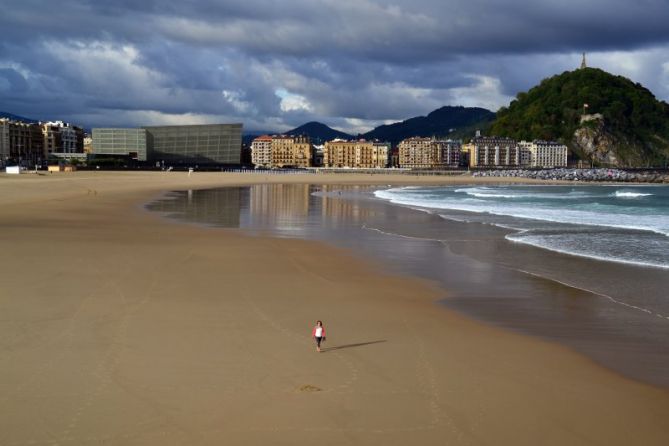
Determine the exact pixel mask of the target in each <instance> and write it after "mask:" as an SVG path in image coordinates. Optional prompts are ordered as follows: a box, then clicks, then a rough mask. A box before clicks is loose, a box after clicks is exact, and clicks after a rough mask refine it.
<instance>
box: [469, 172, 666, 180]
mask: <svg viewBox="0 0 669 446" xmlns="http://www.w3.org/2000/svg"><path fill="white" fill-rule="evenodd" d="M472 176H475V177H500V178H504V177H516V178H533V179H537V180H565V181H586V182H587V181H611V182H621V183H669V172H666V171H653V170H644V171H629V170H620V169H566V168H558V169H541V170H535V169H497V170H482V171H476V172H474V173H472Z"/></svg>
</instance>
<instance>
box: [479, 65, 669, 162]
mask: <svg viewBox="0 0 669 446" xmlns="http://www.w3.org/2000/svg"><path fill="white" fill-rule="evenodd" d="M584 104H588V107H587V108H585V109H584ZM584 111H585V112H586V113H588V114H597V113H599V114H601V115H603V119H594V120H590V121H588V122H584V123H581V116H582V114H583V113H584ZM490 132H491V133H492V134H495V135H503V136H510V137H512V138H515V139H518V140H522V139H525V140H531V139H549V140H559V141H562V142H563V143H565V144H567V145H568V146H569V147H570V148H571V149H572V151H573V152H574V153H575V154H576V155H577V156H578V157H581V158H583V159H588V160H590V161H593V162H595V163H601V164H616V165H620V166H646V165H656V166H657V165H664V163H665V162H666V159H667V156H668V155H669V104H667V103H665V102H662V101H658V100H657V99H656V98H655V96H653V94H652V93H651V92H650V91H649V90H648V89H646V88H644V87H643V86H642V85H640V84H638V83H636V84H635V83H634V82H632V81H630V80H629V79H627V78H625V77H622V76H615V75H612V74H610V73H607V72H605V71H603V70H600V69H596V68H584V69H579V70H575V71H568V72H565V73H562V74H560V75H556V76H553V77H551V78H548V79H545V80H543V81H542V82H541V83H540V84H539V85H537V86H536V87H534V88H532V89H531V90H529V91H528V92H526V93H519V94H518V96H517V97H516V99H515V100H514V101H512V102H511V104H510V105H509V107H508V108H507V107H503V108H502V109H500V110H499V111H498V113H497V118H496V120H495V121H494V123H493V124H492V127H491V129H490Z"/></svg>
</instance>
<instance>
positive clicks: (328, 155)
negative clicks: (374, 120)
mask: <svg viewBox="0 0 669 446" xmlns="http://www.w3.org/2000/svg"><path fill="white" fill-rule="evenodd" d="M389 153H390V144H388V143H382V142H378V141H365V140H358V141H345V140H343V139H335V140H332V141H328V142H326V143H325V146H324V147H323V166H324V167H352V168H363V169H373V168H383V167H387V166H388V156H389Z"/></svg>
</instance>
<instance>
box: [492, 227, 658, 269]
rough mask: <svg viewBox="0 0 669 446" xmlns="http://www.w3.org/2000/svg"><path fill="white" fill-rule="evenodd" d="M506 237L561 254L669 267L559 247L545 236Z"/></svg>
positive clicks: (654, 266) (638, 264)
mask: <svg viewBox="0 0 669 446" xmlns="http://www.w3.org/2000/svg"><path fill="white" fill-rule="evenodd" d="M505 238H506V239H507V240H509V241H511V242H515V243H521V244H524V245H530V246H534V247H536V248H542V249H547V250H549V251H553V252H557V253H560V254H568V255H573V256H577V257H584V258H587V259H593V260H601V261H607V262H616V263H624V264H627V265H635V266H645V267H653V268H662V269H669V264H666V263H658V262H655V261H648V260H644V259H635V258H632V257H629V258H624V257H620V256H619V255H611V254H610V253H606V254H605V253H595V252H586V251H584V250H581V249H573V248H571V249H570V248H567V247H559V246H556V244H555V243H554V242H552V241H550V240H549V239H547V238H544V237H542V236H529V235H525V234H524V233H522V232H521V233H518V234H508V235H506V236H505Z"/></svg>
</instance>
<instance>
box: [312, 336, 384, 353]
mask: <svg viewBox="0 0 669 446" xmlns="http://www.w3.org/2000/svg"><path fill="white" fill-rule="evenodd" d="M381 342H387V341H386V340H385V339H380V340H378V341H369V342H358V343H356V344H344V345H335V346H334V347H327V348H322V349H321V353H325V352H331V351H334V350H341V349H344V348H353V347H362V346H365V345H372V344H380V343H381Z"/></svg>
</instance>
